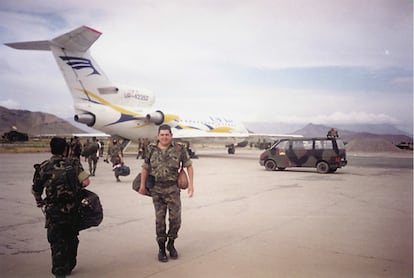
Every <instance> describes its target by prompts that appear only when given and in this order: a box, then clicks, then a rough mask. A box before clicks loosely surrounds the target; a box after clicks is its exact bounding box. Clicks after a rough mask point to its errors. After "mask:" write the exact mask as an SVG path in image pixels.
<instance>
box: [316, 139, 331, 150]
mask: <svg viewBox="0 0 414 278" xmlns="http://www.w3.org/2000/svg"><path fill="white" fill-rule="evenodd" d="M322 149H330V150H333V144H332V141H331V140H315V150H322Z"/></svg>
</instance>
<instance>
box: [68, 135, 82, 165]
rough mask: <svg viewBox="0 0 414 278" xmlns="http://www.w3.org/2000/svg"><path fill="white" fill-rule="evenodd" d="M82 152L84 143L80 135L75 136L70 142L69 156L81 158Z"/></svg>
mask: <svg viewBox="0 0 414 278" xmlns="http://www.w3.org/2000/svg"><path fill="white" fill-rule="evenodd" d="M81 153H82V144H81V142H80V141H79V138H78V136H75V137H74V138H73V140H72V142H71V144H70V152H69V156H70V157H71V158H77V159H79V160H80V156H81Z"/></svg>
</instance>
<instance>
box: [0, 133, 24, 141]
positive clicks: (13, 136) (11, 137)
mask: <svg viewBox="0 0 414 278" xmlns="http://www.w3.org/2000/svg"><path fill="white" fill-rule="evenodd" d="M2 138H3V139H4V140H6V141H8V142H17V141H28V140H29V136H28V135H27V133H22V132H18V131H16V130H11V131H9V132H6V133H4V135H3V136H2Z"/></svg>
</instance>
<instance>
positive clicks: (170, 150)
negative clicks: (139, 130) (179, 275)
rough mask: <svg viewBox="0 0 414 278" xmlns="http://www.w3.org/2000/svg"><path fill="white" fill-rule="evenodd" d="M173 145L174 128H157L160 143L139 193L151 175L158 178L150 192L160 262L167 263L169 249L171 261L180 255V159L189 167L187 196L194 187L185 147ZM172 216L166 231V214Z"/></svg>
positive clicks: (150, 150) (148, 160) (147, 164)
mask: <svg viewBox="0 0 414 278" xmlns="http://www.w3.org/2000/svg"><path fill="white" fill-rule="evenodd" d="M177 149H178V146H177V145H176V144H174V143H173V142H172V133H171V128H170V126H168V125H161V126H160V127H159V129H158V142H157V143H156V144H150V145H149V147H148V156H146V157H145V160H144V163H143V164H142V171H141V184H140V188H139V193H140V194H143V195H145V194H146V189H145V182H146V179H147V177H148V174H151V175H153V176H154V177H155V186H154V187H153V188H152V189H151V196H152V201H153V204H154V209H155V215H156V220H155V223H156V235H157V243H158V247H159V252H158V260H159V261H160V262H167V261H168V257H167V254H166V251H165V247H166V246H165V243H166V242H167V239H168V243H167V250H168V251H169V253H170V257H171V259H177V258H178V253H177V250H176V249H175V246H174V241H175V239H176V238H177V237H178V231H179V229H180V227H181V199H180V188H179V187H178V185H177V178H178V169H179V167H180V165H179V164H180V160H181V162H182V164H183V167H186V168H187V171H188V176H189V184H188V196H189V197H192V196H193V192H194V187H193V175H194V171H193V166H192V162H191V160H190V158H189V156H188V153H187V152H186V151H185V149H184V148H182V147H179V151H177ZM167 210H168V214H169V229H168V232H167V230H166V215H167Z"/></svg>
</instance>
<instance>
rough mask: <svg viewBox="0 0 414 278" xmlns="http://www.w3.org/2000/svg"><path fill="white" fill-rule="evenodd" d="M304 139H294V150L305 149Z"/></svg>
mask: <svg viewBox="0 0 414 278" xmlns="http://www.w3.org/2000/svg"><path fill="white" fill-rule="evenodd" d="M303 149H304V147H303V141H292V150H303Z"/></svg>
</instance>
